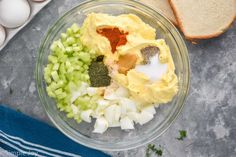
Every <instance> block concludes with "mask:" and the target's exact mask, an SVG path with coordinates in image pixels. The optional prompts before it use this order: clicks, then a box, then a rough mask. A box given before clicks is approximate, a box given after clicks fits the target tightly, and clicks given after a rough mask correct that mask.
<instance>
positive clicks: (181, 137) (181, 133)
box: [176, 130, 187, 141]
mask: <svg viewBox="0 0 236 157" xmlns="http://www.w3.org/2000/svg"><path fill="white" fill-rule="evenodd" d="M186 137H187V131H186V130H179V137H178V138H176V139H177V140H181V141H183V140H184V138H186Z"/></svg>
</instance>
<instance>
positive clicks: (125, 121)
mask: <svg viewBox="0 0 236 157" xmlns="http://www.w3.org/2000/svg"><path fill="white" fill-rule="evenodd" d="M120 127H121V129H122V130H125V129H134V123H133V121H132V120H131V119H130V118H129V117H127V116H126V117H123V118H121V120H120Z"/></svg>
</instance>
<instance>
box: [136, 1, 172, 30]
mask: <svg viewBox="0 0 236 157" xmlns="http://www.w3.org/2000/svg"><path fill="white" fill-rule="evenodd" d="M140 2H141V3H143V4H145V5H147V6H149V7H151V8H153V9H154V10H158V11H160V12H161V13H162V14H163V15H164V16H166V17H167V18H168V19H169V20H170V21H171V22H173V23H174V24H175V25H177V21H176V19H175V15H174V13H173V11H172V9H171V7H170V4H169V2H168V0H140Z"/></svg>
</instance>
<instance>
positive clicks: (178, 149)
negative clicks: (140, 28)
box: [0, 0, 236, 157]
mask: <svg viewBox="0 0 236 157" xmlns="http://www.w3.org/2000/svg"><path fill="white" fill-rule="evenodd" d="M79 2H80V1H79V0H54V1H53V2H51V3H50V4H49V5H48V6H47V7H46V8H44V9H43V10H42V11H41V12H40V13H39V14H38V15H37V16H36V17H35V18H34V19H33V20H32V22H31V23H30V24H29V25H28V26H26V27H25V28H24V29H23V30H22V31H21V32H20V33H19V34H18V35H17V36H15V37H14V39H13V40H12V41H11V42H10V43H9V44H8V46H7V47H5V49H4V50H2V51H1V52H0V103H2V104H7V105H8V106H10V107H12V108H14V109H19V110H20V111H21V112H23V113H25V114H27V115H30V116H32V117H35V118H37V119H40V120H43V121H46V122H48V123H50V122H49V120H48V118H47V116H46V114H45V112H44V110H43V108H42V106H41V105H40V102H39V98H38V95H37V91H36V87H35V79H34V69H35V62H36V55H37V49H38V47H39V43H40V40H41V39H42V37H43V36H44V35H45V32H46V30H47V29H48V27H49V26H50V25H51V24H52V23H53V22H54V21H55V20H56V19H57V18H58V17H59V16H61V15H62V14H63V13H64V12H65V11H66V10H68V9H69V8H71V7H72V6H74V5H76V4H78V3H79ZM187 46H188V49H189V56H190V61H191V72H192V74H191V88H190V93H189V96H188V99H187V101H186V105H185V107H184V109H183V112H182V113H181V114H180V116H179V117H178V119H177V120H176V121H175V123H174V124H173V125H172V126H171V128H170V129H168V131H166V132H165V133H164V134H163V136H161V137H160V138H158V139H156V140H155V141H153V142H152V143H154V144H156V145H157V146H158V145H161V146H162V149H163V156H165V157H235V156H236V24H234V25H233V26H232V27H231V28H230V30H228V31H227V32H226V33H225V34H224V35H222V36H220V37H218V38H215V39H211V40H206V41H202V42H200V43H199V44H197V45H193V44H191V43H190V42H187ZM182 129H183V130H187V134H188V135H187V138H186V139H185V140H184V141H178V140H176V137H177V136H178V130H182ZM145 150H146V147H141V148H137V149H134V150H130V151H124V152H113V153H110V154H112V155H113V156H116V157H118V156H120V157H123V156H129V157H142V156H145Z"/></svg>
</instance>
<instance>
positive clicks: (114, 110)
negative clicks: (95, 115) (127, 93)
mask: <svg viewBox="0 0 236 157" xmlns="http://www.w3.org/2000/svg"><path fill="white" fill-rule="evenodd" d="M120 114H121V112H120V107H119V106H117V105H111V106H109V107H107V108H106V109H105V112H104V117H105V118H106V119H107V121H108V123H109V125H111V124H113V123H114V122H117V121H119V119H120Z"/></svg>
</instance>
